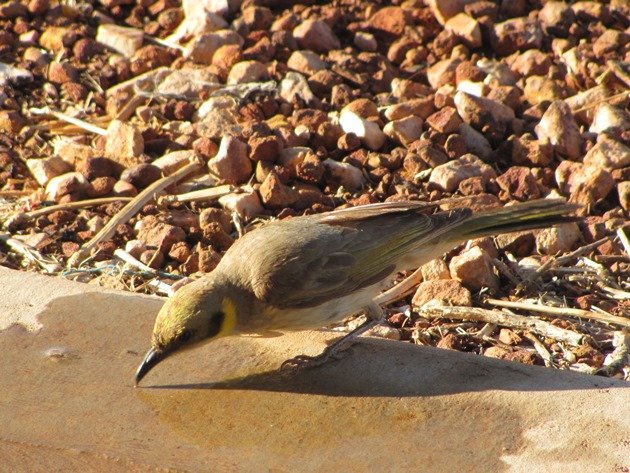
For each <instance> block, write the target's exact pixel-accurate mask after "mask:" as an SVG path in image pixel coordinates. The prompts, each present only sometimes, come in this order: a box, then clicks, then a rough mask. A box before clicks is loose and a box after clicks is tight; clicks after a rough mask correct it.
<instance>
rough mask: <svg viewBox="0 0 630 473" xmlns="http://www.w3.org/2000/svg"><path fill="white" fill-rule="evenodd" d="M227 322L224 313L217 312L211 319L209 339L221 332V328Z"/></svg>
mask: <svg viewBox="0 0 630 473" xmlns="http://www.w3.org/2000/svg"><path fill="white" fill-rule="evenodd" d="M224 320H225V314H224V313H223V312H217V313H216V314H214V315H213V316H212V317H211V318H210V326H209V327H208V337H214V336H216V335H217V334H218V333H219V332H220V331H221V326H222V325H223V321H224Z"/></svg>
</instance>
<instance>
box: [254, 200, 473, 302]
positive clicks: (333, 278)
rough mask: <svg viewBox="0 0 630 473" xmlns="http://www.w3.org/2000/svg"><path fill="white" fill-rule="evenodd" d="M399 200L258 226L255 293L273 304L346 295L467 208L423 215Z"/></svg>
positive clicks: (440, 230) (432, 236)
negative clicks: (260, 251)
mask: <svg viewBox="0 0 630 473" xmlns="http://www.w3.org/2000/svg"><path fill="white" fill-rule="evenodd" d="M401 204H402V203H392V204H385V205H383V204H378V205H379V209H378V211H377V212H372V210H373V209H369V208H368V209H365V208H360V207H359V208H357V211H356V212H349V211H346V210H345V209H344V210H343V211H340V212H339V213H340V214H341V213H342V212H343V215H337V216H335V215H334V214H335V213H336V212H332V213H331V214H327V215H324V216H312V217H309V218H302V219H294V220H289V221H284V222H278V223H277V224H272V225H268V226H267V227H265V228H263V229H261V230H263V232H264V233H268V234H269V237H268V238H266V240H265V242H266V243H265V247H266V255H264V256H263V257H262V258H263V260H262V261H261V264H257V265H256V267H255V268H251V270H250V271H251V272H250V274H251V278H250V281H251V282H252V285H253V290H254V293H255V295H256V297H257V298H258V299H259V300H262V301H265V302H266V303H269V304H271V305H273V306H275V307H279V308H292V307H295V308H298V307H312V306H317V305H319V304H322V303H324V302H326V301H329V300H332V299H335V298H337V297H341V296H346V295H348V294H350V293H352V292H354V291H358V290H360V289H362V288H365V287H368V286H371V285H373V284H376V283H378V282H379V281H381V280H383V279H385V278H386V277H387V276H389V275H390V274H391V273H392V272H393V271H394V270H395V268H396V266H397V263H399V261H400V259H401V258H402V257H404V255H405V253H407V252H409V251H412V250H413V249H414V248H417V247H418V245H423V244H425V243H428V242H430V241H433V240H434V239H435V238H439V237H440V235H442V234H443V233H444V232H445V231H447V230H448V229H449V228H451V227H453V226H454V225H457V224H459V223H460V222H461V221H462V220H463V219H465V218H467V217H468V216H470V213H471V212H470V210H468V209H458V210H454V211H451V212H445V213H441V214H437V215H435V216H427V215H421V214H418V213H417V212H418V209H424V208H426V205H413V204H412V205H409V203H405V204H407V207H406V208H404V209H403V208H401V207H402V205H401ZM390 205H391V211H388V210H389V209H388V206H390ZM366 207H369V206H366ZM348 210H350V209H348ZM366 211H367V212H366ZM263 232H261V233H263ZM259 237H260V238H262V237H264V235H262V234H259ZM274 258H275V259H274Z"/></svg>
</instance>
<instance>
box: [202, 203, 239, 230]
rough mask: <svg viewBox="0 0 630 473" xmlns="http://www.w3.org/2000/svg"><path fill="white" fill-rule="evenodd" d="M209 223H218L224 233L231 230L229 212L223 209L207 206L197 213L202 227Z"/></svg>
mask: <svg viewBox="0 0 630 473" xmlns="http://www.w3.org/2000/svg"><path fill="white" fill-rule="evenodd" d="M211 223H217V224H219V225H220V226H221V228H222V229H223V231H224V232H225V233H230V232H231V231H232V219H231V218H230V214H229V213H228V212H226V211H225V210H223V209H217V208H214V207H209V208H207V209H203V210H202V211H201V213H200V214H199V226H200V227H201V228H204V227H207V226H208V225H210V224H211Z"/></svg>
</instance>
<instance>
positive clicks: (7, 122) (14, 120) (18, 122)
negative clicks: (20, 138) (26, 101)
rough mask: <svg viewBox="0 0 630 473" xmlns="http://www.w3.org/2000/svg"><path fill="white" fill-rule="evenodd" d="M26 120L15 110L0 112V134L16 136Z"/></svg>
mask: <svg viewBox="0 0 630 473" xmlns="http://www.w3.org/2000/svg"><path fill="white" fill-rule="evenodd" d="M25 124H26V120H24V118H23V117H22V115H20V113H19V112H17V111H15V110H0V132H4V133H11V134H17V133H19V131H20V130H21V129H22V127H23V126H24V125H25Z"/></svg>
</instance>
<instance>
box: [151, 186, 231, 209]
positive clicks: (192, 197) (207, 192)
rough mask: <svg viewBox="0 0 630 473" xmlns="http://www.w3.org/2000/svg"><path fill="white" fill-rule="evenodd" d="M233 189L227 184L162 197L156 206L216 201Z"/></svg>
mask: <svg viewBox="0 0 630 473" xmlns="http://www.w3.org/2000/svg"><path fill="white" fill-rule="evenodd" d="M235 190H236V189H235V187H234V186H231V185H229V184H226V185H223V186H216V187H211V188H209V189H201V190H198V191H192V192H186V193H185V194H177V195H163V196H161V197H160V198H159V199H158V205H165V204H172V203H173V202H193V201H200V200H217V199H219V198H221V197H223V196H224V195H228V194H231V193H233V192H234V191H235Z"/></svg>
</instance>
